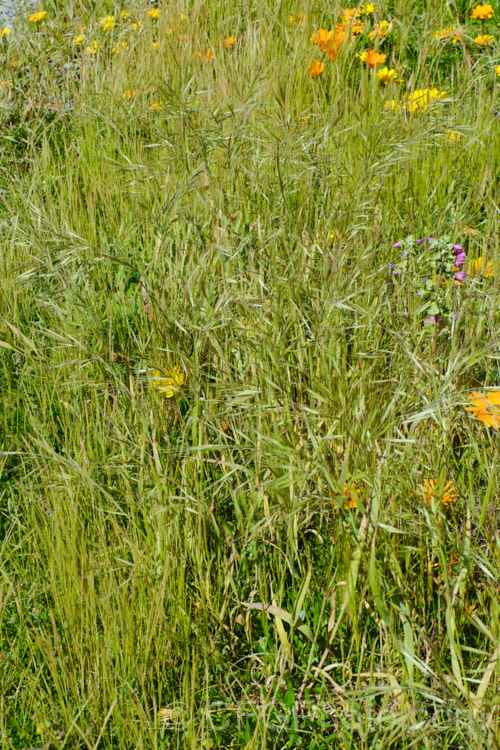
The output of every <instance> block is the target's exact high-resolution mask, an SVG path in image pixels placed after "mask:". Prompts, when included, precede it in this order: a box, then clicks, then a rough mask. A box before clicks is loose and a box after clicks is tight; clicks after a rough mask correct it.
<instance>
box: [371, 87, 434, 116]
mask: <svg viewBox="0 0 500 750" xmlns="http://www.w3.org/2000/svg"><path fill="white" fill-rule="evenodd" d="M445 96H446V91H439V89H415V91H413V92H412V93H409V94H407V95H406V97H405V99H404V100H403V102H402V103H401V104H400V103H399V102H397V101H396V100H395V99H392V100H391V101H390V102H387V103H386V105H385V106H386V107H388V108H389V109H392V110H393V112H397V111H398V110H399V109H400V108H401V107H402V108H403V109H407V110H408V112H411V113H412V114H415V113H417V112H425V111H426V109H427V108H428V106H429V105H430V104H432V103H433V102H436V101H437V102H439V101H442V99H444V97H445Z"/></svg>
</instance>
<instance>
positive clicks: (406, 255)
mask: <svg viewBox="0 0 500 750" xmlns="http://www.w3.org/2000/svg"><path fill="white" fill-rule="evenodd" d="M407 257H408V251H407V250H405V251H404V253H403V258H407Z"/></svg>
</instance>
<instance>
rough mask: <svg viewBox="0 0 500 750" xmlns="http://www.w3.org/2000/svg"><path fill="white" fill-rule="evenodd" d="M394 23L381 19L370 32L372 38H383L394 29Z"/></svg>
mask: <svg viewBox="0 0 500 750" xmlns="http://www.w3.org/2000/svg"><path fill="white" fill-rule="evenodd" d="M392 26H393V24H392V23H389V21H379V22H378V23H376V24H375V28H374V29H373V31H370V33H369V34H368V36H369V38H370V39H372V40H373V39H383V38H384V37H385V36H387V34H388V33H389V32H390V31H391V30H392Z"/></svg>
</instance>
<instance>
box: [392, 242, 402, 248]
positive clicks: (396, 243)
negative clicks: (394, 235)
mask: <svg viewBox="0 0 500 750" xmlns="http://www.w3.org/2000/svg"><path fill="white" fill-rule="evenodd" d="M393 247H401V242H395V243H394V245H393Z"/></svg>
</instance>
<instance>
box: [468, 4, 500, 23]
mask: <svg viewBox="0 0 500 750" xmlns="http://www.w3.org/2000/svg"><path fill="white" fill-rule="evenodd" d="M494 12H495V11H494V10H493V8H492V7H491V5H490V4H489V3H485V4H484V5H476V7H475V8H473V9H472V12H471V18H477V19H479V20H480V21H485V20H486V19H488V18H493V14H494Z"/></svg>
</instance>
